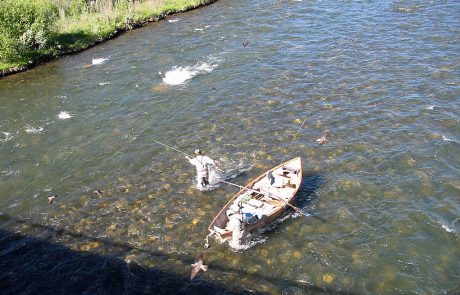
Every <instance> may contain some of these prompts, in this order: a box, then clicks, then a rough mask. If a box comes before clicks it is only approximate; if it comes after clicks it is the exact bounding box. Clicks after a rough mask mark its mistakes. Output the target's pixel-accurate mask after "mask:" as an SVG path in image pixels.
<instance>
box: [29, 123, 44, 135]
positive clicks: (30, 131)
mask: <svg viewBox="0 0 460 295" xmlns="http://www.w3.org/2000/svg"><path fill="white" fill-rule="evenodd" d="M24 130H25V131H26V132H27V133H33V134H39V133H42V132H43V127H38V128H36V127H33V126H30V125H26V126H25V127H24Z"/></svg>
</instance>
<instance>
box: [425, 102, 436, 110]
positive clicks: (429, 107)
mask: <svg viewBox="0 0 460 295" xmlns="http://www.w3.org/2000/svg"><path fill="white" fill-rule="evenodd" d="M434 107H435V105H434V104H432V105H429V106H427V107H426V108H425V110H428V111H432V110H434Z"/></svg>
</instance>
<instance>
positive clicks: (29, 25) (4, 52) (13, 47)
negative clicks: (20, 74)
mask: <svg viewBox="0 0 460 295" xmlns="http://www.w3.org/2000/svg"><path fill="white" fill-rule="evenodd" d="M57 17H58V10H57V8H56V6H55V5H54V4H53V3H52V2H51V1H50V0H2V1H0V42H1V43H0V59H2V60H5V61H9V60H12V59H14V58H17V57H18V56H21V55H24V54H25V53H27V52H29V51H32V50H36V49H43V48H45V47H46V46H47V45H48V43H49V39H50V36H51V34H52V32H53V28H54V23H55V21H56V19H57Z"/></svg>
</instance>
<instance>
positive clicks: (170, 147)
mask: <svg viewBox="0 0 460 295" xmlns="http://www.w3.org/2000/svg"><path fill="white" fill-rule="evenodd" d="M153 141H154V142H156V143H158V144H161V145H162V146H165V147H167V148H168V149H171V150H173V151H176V152H178V153H181V154H182V155H184V156H187V157H190V156H189V155H188V154H186V153H184V152H183V151H180V150H178V149H175V148H173V147H172V146H169V145H167V144H164V143H162V142H159V141H158V140H155V139H154V140H153Z"/></svg>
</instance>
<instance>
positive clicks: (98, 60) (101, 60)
mask: <svg viewBox="0 0 460 295" xmlns="http://www.w3.org/2000/svg"><path fill="white" fill-rule="evenodd" d="M108 60H109V58H107V57H98V58H93V60H92V61H91V64H92V65H93V66H94V65H101V64H103V63H105V62H106V61H108Z"/></svg>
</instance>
